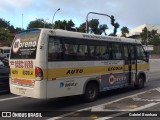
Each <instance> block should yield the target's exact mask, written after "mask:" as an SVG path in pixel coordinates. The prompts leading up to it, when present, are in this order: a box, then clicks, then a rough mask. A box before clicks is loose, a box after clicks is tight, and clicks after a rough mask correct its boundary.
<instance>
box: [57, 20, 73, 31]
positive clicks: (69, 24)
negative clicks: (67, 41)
mask: <svg viewBox="0 0 160 120" xmlns="http://www.w3.org/2000/svg"><path fill="white" fill-rule="evenodd" d="M74 25H75V24H74V22H73V21H72V20H69V21H66V20H63V21H61V20H58V21H55V25H54V28H55V29H63V30H68V31H75V29H74V28H73V27H74Z"/></svg>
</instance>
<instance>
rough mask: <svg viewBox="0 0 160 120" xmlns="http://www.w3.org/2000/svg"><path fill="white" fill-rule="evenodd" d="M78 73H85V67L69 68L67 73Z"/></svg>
mask: <svg viewBox="0 0 160 120" xmlns="http://www.w3.org/2000/svg"><path fill="white" fill-rule="evenodd" d="M78 73H83V69H73V70H68V71H67V72H66V74H78Z"/></svg>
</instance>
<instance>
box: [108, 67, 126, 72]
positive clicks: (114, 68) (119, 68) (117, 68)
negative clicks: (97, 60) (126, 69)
mask: <svg viewBox="0 0 160 120" xmlns="http://www.w3.org/2000/svg"><path fill="white" fill-rule="evenodd" d="M122 69H123V67H109V68H108V71H114V70H122Z"/></svg>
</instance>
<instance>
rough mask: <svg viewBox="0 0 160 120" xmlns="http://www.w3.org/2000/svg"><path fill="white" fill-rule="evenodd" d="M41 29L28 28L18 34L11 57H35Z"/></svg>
mask: <svg viewBox="0 0 160 120" xmlns="http://www.w3.org/2000/svg"><path fill="white" fill-rule="evenodd" d="M39 35H40V30H39V29H33V30H26V31H23V32H21V33H19V34H17V35H16V37H15V39H14V41H13V43H12V48H11V56H10V58H11V59H35V58H36V50H37V43H38V39H39Z"/></svg>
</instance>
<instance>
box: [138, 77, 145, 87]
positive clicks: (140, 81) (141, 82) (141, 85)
mask: <svg viewBox="0 0 160 120" xmlns="http://www.w3.org/2000/svg"><path fill="white" fill-rule="evenodd" d="M143 83H144V81H143V78H141V77H140V78H139V86H140V88H141V87H143Z"/></svg>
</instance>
